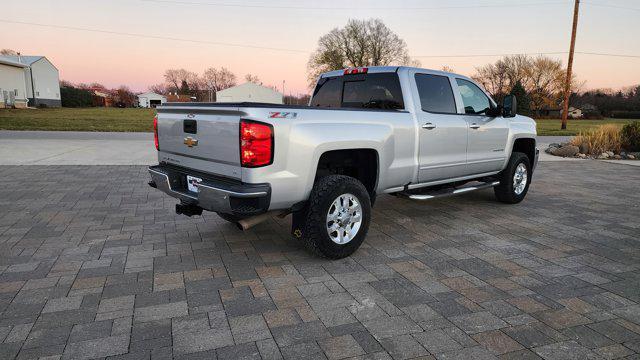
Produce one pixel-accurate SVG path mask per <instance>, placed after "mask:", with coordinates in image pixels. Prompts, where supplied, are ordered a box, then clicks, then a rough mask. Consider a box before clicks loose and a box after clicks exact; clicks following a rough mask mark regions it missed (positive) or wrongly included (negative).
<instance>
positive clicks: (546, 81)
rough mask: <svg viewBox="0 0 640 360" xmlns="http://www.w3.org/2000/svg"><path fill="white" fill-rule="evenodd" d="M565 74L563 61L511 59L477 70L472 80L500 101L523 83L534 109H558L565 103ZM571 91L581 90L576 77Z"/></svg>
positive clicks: (524, 56) (537, 58) (542, 58)
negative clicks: (562, 102)
mask: <svg viewBox="0 0 640 360" xmlns="http://www.w3.org/2000/svg"><path fill="white" fill-rule="evenodd" d="M565 73H566V70H565V68H564V67H563V66H562V61H561V60H557V59H553V58H550V57H546V56H542V55H540V56H538V57H531V56H527V55H512V56H506V57H504V58H502V59H499V60H498V61H496V62H495V63H493V64H487V65H484V66H481V67H478V68H476V73H475V74H474V75H473V76H472V78H473V79H474V80H476V81H478V82H479V83H480V84H482V86H483V87H484V88H485V89H486V90H487V91H488V92H489V93H490V94H491V95H492V96H493V97H494V98H495V99H496V100H497V101H500V100H501V99H502V98H503V97H504V95H506V94H508V93H509V92H510V91H511V89H512V88H513V86H514V85H515V84H516V83H518V82H520V83H521V84H522V86H523V87H524V88H525V90H526V91H527V93H528V94H529V95H530V98H531V108H532V109H542V108H545V107H557V106H559V105H560V102H561V101H562V95H563V86H564V85H563V84H564V79H565V76H566V75H565ZM571 82H572V89H577V88H578V87H579V84H578V82H577V81H576V79H575V77H574V78H573V79H572V81H571Z"/></svg>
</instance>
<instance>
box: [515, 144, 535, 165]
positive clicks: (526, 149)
mask: <svg viewBox="0 0 640 360" xmlns="http://www.w3.org/2000/svg"><path fill="white" fill-rule="evenodd" d="M515 151H517V152H521V153H524V154H525V155H527V157H528V158H529V164H531V166H533V162H534V161H535V158H536V140H535V139H530V138H523V139H516V141H515V142H514V143H513V150H512V152H515Z"/></svg>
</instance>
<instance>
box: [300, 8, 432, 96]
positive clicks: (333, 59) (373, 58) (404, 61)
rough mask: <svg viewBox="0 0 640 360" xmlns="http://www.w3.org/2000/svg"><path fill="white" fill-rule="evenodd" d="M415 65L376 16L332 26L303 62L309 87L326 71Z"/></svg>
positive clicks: (402, 42) (405, 50)
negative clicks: (342, 25)
mask: <svg viewBox="0 0 640 360" xmlns="http://www.w3.org/2000/svg"><path fill="white" fill-rule="evenodd" d="M390 64H397V65H415V66H419V64H420V63H419V62H418V61H417V60H412V59H411V58H410V57H409V51H408V50H407V44H406V43H405V42H404V40H402V39H401V38H400V37H399V36H398V35H397V34H396V33H394V32H393V31H391V29H389V28H388V27H387V26H386V25H385V24H384V23H383V22H382V20H380V19H369V20H354V19H351V20H349V21H348V22H347V25H346V26H345V27H344V28H335V29H333V30H331V31H330V32H329V33H328V34H326V35H323V36H322V37H320V39H319V40H318V48H317V49H316V51H315V52H314V53H313V54H311V57H310V58H309V62H308V63H307V68H308V78H309V84H310V86H313V85H314V84H315V81H316V80H317V78H318V76H319V75H320V74H321V73H323V72H327V71H331V70H336V69H343V68H346V67H361V66H380V65H390Z"/></svg>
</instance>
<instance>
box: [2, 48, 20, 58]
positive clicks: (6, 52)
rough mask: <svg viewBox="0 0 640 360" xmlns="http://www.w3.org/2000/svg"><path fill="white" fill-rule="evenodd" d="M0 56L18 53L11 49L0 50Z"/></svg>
mask: <svg viewBox="0 0 640 360" xmlns="http://www.w3.org/2000/svg"><path fill="white" fill-rule="evenodd" d="M0 55H13V56H15V55H18V52H17V51H15V50H12V49H2V50H0Z"/></svg>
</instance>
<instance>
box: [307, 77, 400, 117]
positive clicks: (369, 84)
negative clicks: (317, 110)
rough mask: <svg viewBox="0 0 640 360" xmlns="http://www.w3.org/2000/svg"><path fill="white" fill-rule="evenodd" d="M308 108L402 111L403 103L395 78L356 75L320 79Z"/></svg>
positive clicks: (396, 78)
mask: <svg viewBox="0 0 640 360" xmlns="http://www.w3.org/2000/svg"><path fill="white" fill-rule="evenodd" d="M311 106H317V107H343V108H362V109H404V101H403V99H402V90H401V88H400V81H399V79H398V74H396V73H377V74H357V75H345V76H340V77H335V78H327V80H324V79H321V80H320V81H319V82H318V85H317V86H316V90H315V91H314V95H313V99H312V100H311Z"/></svg>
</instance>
